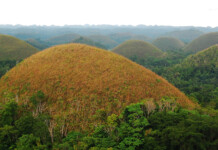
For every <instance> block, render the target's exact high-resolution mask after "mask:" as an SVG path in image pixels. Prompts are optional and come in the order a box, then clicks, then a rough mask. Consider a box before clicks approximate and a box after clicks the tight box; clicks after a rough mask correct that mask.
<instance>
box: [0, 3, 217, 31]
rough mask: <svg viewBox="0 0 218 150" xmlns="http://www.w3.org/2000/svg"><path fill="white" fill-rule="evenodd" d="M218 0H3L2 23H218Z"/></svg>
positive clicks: (1, 8)
mask: <svg viewBox="0 0 218 150" xmlns="http://www.w3.org/2000/svg"><path fill="white" fill-rule="evenodd" d="M217 18H218V0H0V24H13V25H15V24H22V25H33V24H35V25H60V26H62V25H83V24H92V25H98V24H111V25H139V24H144V25H170V26H204V27H205V26H211V27H215V26H218V21H217Z"/></svg>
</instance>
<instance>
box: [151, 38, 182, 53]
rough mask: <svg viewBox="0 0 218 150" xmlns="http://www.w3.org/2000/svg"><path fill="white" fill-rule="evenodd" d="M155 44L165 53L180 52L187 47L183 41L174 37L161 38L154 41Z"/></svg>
mask: <svg viewBox="0 0 218 150" xmlns="http://www.w3.org/2000/svg"><path fill="white" fill-rule="evenodd" d="M153 44H154V45H155V46H157V47H158V48H159V49H161V50H163V51H167V50H170V51H178V50H181V49H182V48H183V47H184V46H185V44H184V43H183V42H182V41H180V40H179V39H177V38H173V37H159V38H157V39H156V40H154V41H153Z"/></svg>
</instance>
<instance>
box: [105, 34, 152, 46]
mask: <svg viewBox="0 0 218 150" xmlns="http://www.w3.org/2000/svg"><path fill="white" fill-rule="evenodd" d="M109 36H110V38H111V39H113V40H114V41H116V42H117V43H119V44H120V43H123V42H124V41H127V40H141V41H147V42H150V41H152V40H151V39H150V38H149V37H147V36H145V35H139V34H133V33H114V34H110V35H109Z"/></svg>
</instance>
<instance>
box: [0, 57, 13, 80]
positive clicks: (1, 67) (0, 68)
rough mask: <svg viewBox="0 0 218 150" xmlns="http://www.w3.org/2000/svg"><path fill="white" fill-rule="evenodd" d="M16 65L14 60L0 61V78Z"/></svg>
mask: <svg viewBox="0 0 218 150" xmlns="http://www.w3.org/2000/svg"><path fill="white" fill-rule="evenodd" d="M16 64H17V61H16V60H1V61H0V78H1V77H2V76H3V75H4V74H5V73H6V72H7V71H9V70H10V69H11V68H12V67H14V66H15V65H16Z"/></svg>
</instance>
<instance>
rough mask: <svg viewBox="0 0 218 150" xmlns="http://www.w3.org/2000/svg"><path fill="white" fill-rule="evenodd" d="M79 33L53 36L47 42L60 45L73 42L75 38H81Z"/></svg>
mask: <svg viewBox="0 0 218 150" xmlns="http://www.w3.org/2000/svg"><path fill="white" fill-rule="evenodd" d="M79 37H80V35H79V34H75V33H71V34H64V35H59V36H55V37H52V38H50V39H48V40H46V42H47V43H48V44H50V45H59V44H66V43H71V42H72V41H73V40H75V39H77V38H79Z"/></svg>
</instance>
